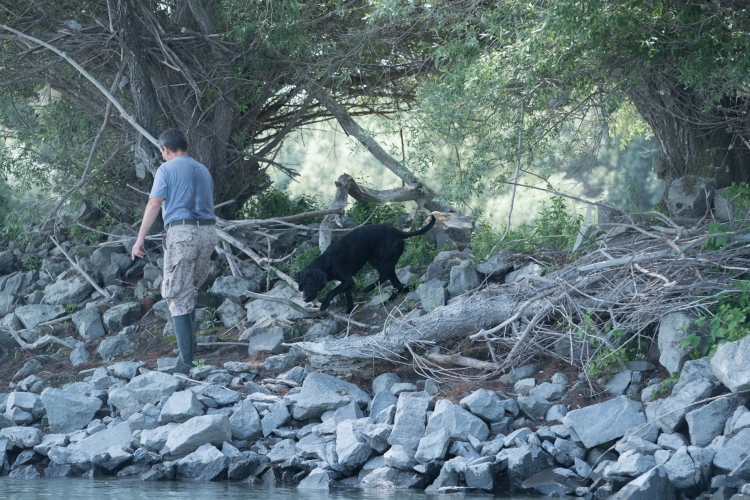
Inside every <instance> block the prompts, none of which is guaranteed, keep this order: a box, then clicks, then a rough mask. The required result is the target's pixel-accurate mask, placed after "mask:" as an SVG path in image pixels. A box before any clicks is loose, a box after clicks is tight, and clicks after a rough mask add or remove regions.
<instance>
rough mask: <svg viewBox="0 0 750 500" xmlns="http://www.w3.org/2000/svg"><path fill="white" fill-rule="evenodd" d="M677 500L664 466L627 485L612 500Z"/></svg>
mask: <svg viewBox="0 0 750 500" xmlns="http://www.w3.org/2000/svg"><path fill="white" fill-rule="evenodd" d="M657 498H658V499H659V500H675V499H676V498H677V496H676V494H675V490H674V486H673V485H672V482H671V481H670V480H669V476H668V475H667V471H666V470H665V469H664V467H663V466H659V467H654V468H653V469H651V470H649V471H648V472H645V473H644V474H642V475H641V476H639V477H637V478H636V479H633V480H632V481H630V482H629V483H628V484H626V485H625V487H624V488H622V489H621V490H620V491H618V492H617V493H616V494H615V495H613V496H611V497H610V500H655V499H657Z"/></svg>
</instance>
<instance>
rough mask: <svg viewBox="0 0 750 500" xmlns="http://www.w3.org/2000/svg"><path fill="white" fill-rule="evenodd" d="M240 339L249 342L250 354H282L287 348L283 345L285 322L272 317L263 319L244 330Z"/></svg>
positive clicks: (248, 350) (248, 349)
mask: <svg viewBox="0 0 750 500" xmlns="http://www.w3.org/2000/svg"><path fill="white" fill-rule="evenodd" d="M239 340H240V341H246V342H247V343H248V346H247V354H248V356H252V355H253V354H255V353H256V352H264V353H269V354H281V353H283V352H284V351H286V348H285V347H284V346H283V345H282V343H283V342H284V324H282V323H280V322H278V321H275V320H273V319H271V318H265V319H262V320H260V321H258V322H257V323H256V324H255V325H253V326H251V327H250V328H248V329H247V330H245V331H243V332H242V334H240V337H239Z"/></svg>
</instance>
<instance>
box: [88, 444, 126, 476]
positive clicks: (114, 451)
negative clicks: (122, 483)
mask: <svg viewBox="0 0 750 500" xmlns="http://www.w3.org/2000/svg"><path fill="white" fill-rule="evenodd" d="M132 461H133V455H132V454H131V453H128V452H126V451H125V450H123V449H122V448H118V447H116V446H113V447H111V448H110V449H108V450H107V451H106V452H104V453H101V454H98V455H94V456H93V457H92V458H91V462H92V463H93V464H94V465H96V466H97V467H99V468H100V469H103V470H105V471H107V473H109V474H115V473H116V472H117V471H118V470H120V469H122V468H123V467H125V466H127V465H129V464H130V463H131V462H132Z"/></svg>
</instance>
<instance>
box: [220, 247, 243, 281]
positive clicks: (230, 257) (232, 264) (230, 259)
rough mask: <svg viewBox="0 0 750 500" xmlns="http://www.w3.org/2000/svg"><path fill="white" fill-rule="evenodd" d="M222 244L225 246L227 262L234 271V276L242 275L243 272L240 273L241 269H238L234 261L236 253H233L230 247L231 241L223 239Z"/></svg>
mask: <svg viewBox="0 0 750 500" xmlns="http://www.w3.org/2000/svg"><path fill="white" fill-rule="evenodd" d="M221 245H222V246H223V247H224V252H225V254H226V257H227V263H228V264H229V269H230V270H231V271H232V276H234V277H237V276H239V277H242V273H240V270H239V269H237V264H235V262H234V258H233V257H234V255H232V249H231V248H230V247H229V243H227V242H226V241H222V242H221Z"/></svg>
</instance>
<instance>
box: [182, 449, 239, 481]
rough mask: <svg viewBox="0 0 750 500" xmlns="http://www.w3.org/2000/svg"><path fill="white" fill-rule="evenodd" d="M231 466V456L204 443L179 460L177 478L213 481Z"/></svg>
mask: <svg viewBox="0 0 750 500" xmlns="http://www.w3.org/2000/svg"><path fill="white" fill-rule="evenodd" d="M228 468H229V458H227V456H226V455H224V454H223V453H222V452H220V451H219V450H218V449H216V447H214V446H213V445H211V444H208V443H206V444H204V445H203V446H201V447H199V448H198V449H197V450H195V451H194V452H192V453H190V454H189V455H187V456H185V457H183V458H181V459H180V460H178V461H177V476H176V477H177V479H185V480H188V481H212V480H214V479H219V478H220V477H221V476H222V475H223V474H224V473H225V472H226V471H227V469H228Z"/></svg>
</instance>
